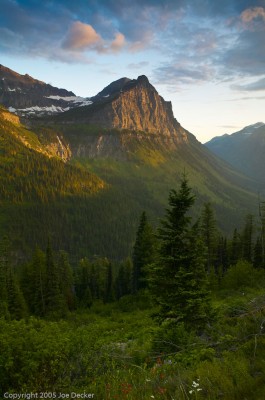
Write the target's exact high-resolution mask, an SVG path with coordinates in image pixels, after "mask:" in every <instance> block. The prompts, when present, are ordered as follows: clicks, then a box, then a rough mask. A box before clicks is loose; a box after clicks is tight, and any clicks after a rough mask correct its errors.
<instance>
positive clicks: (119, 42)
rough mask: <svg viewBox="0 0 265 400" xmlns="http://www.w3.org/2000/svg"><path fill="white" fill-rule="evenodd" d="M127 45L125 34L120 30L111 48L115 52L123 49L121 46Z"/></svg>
mask: <svg viewBox="0 0 265 400" xmlns="http://www.w3.org/2000/svg"><path fill="white" fill-rule="evenodd" d="M124 45H125V36H124V35H123V34H122V33H120V32H118V33H116V35H115V39H114V40H113V41H112V43H111V45H110V47H111V50H112V51H113V52H114V53H115V52H117V51H119V50H121V48H122V47H123V46H124Z"/></svg>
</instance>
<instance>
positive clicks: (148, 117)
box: [61, 75, 187, 141]
mask: <svg viewBox="0 0 265 400" xmlns="http://www.w3.org/2000/svg"><path fill="white" fill-rule="evenodd" d="M91 100H93V101H94V103H93V104H92V105H91V106H89V107H85V108H84V109H83V110H79V113H78V119H79V122H83V123H89V124H93V125H98V126H101V127H103V128H108V129H112V128H117V129H123V130H130V131H138V132H145V133H146V134H158V135H163V136H168V137H170V136H175V135H176V134H177V135H178V137H179V140H183V141H186V140H187V132H186V131H185V130H184V129H183V128H181V126H180V124H179V123H178V122H177V120H176V119H175V118H174V115H173V111H172V105H171V102H170V101H165V100H164V99H163V97H161V96H160V95H159V94H158V92H157V91H156V89H155V88H154V87H153V86H152V85H151V84H150V82H149V81H148V79H147V77H146V76H144V75H143V76H139V77H138V79H136V80H129V79H128V78H122V79H120V80H118V81H116V82H113V83H112V84H111V85H109V86H108V87H106V88H105V89H104V90H103V91H102V92H100V93H99V94H98V95H97V96H95V97H94V98H91ZM68 116H69V119H70V120H72V121H73V120H74V119H75V110H72V112H69V114H68V113H65V114H64V115H62V116H61V117H62V118H66V119H68Z"/></svg>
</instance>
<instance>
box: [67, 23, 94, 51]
mask: <svg viewBox="0 0 265 400" xmlns="http://www.w3.org/2000/svg"><path fill="white" fill-rule="evenodd" d="M101 42H102V38H101V36H100V35H99V34H98V33H97V32H96V31H95V29H94V28H93V27H92V26H91V25H88V24H83V23H82V22H80V21H76V22H74V23H73V24H72V26H71V28H70V30H69V32H68V34H67V36H66V38H65V40H64V43H63V47H64V48H67V49H69V50H84V49H87V48H95V47H97V46H99V45H100V44H101Z"/></svg>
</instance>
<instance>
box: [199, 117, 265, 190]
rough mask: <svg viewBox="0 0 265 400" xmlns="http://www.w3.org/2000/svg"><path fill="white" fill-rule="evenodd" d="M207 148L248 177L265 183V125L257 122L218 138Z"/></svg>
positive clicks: (207, 145) (207, 144)
mask: <svg viewBox="0 0 265 400" xmlns="http://www.w3.org/2000/svg"><path fill="white" fill-rule="evenodd" d="M205 146H206V147H207V148H208V149H209V150H211V151H212V152H213V153H214V154H216V155H217V156H218V157H221V158H222V159H223V160H225V161H226V162H228V163H229V164H231V165H232V166H233V167H234V168H236V169H238V170H239V171H241V172H243V173H244V174H246V175H247V176H249V177H251V178H253V179H255V180H257V181H259V182H262V183H264V182H265V177H264V170H265V124H264V123H263V122H257V123H255V124H253V125H248V126H246V127H245V128H243V129H241V130H240V131H238V132H234V133H232V134H231V135H227V134H225V135H223V136H217V137H214V138H213V139H211V140H210V141H209V142H207V143H205Z"/></svg>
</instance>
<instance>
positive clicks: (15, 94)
mask: <svg viewBox="0 0 265 400" xmlns="http://www.w3.org/2000/svg"><path fill="white" fill-rule="evenodd" d="M90 103H91V101H90V100H89V99H84V98H82V97H78V96H76V95H75V94H74V93H73V92H69V91H68V90H66V89H58V88H56V87H54V86H52V85H49V84H46V83H44V82H42V81H39V80H37V79H34V78H32V77H31V76H29V75H28V74H26V75H20V74H18V73H17V72H15V71H12V70H11V69H9V68H7V67H4V66H3V65H0V104H3V105H4V106H5V107H7V108H8V109H9V111H11V112H14V113H16V114H17V115H19V116H36V115H47V114H56V113H59V112H63V111H66V110H69V109H70V108H72V107H76V106H77V105H79V106H80V105H81V106H82V105H87V104H90Z"/></svg>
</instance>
